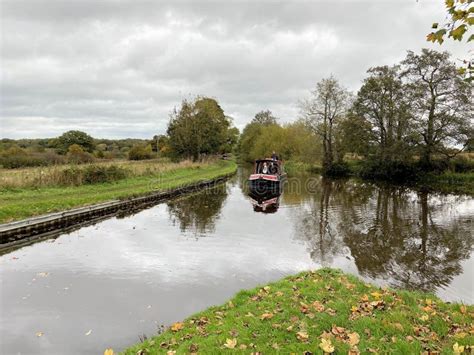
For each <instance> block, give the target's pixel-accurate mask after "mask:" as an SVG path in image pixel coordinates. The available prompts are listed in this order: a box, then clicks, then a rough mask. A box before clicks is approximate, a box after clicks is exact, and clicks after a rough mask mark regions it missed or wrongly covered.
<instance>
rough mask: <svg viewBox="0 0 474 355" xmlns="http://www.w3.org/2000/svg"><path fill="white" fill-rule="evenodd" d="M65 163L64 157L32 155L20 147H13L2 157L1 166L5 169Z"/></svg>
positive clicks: (44, 153)
mask: <svg viewBox="0 0 474 355" xmlns="http://www.w3.org/2000/svg"><path fill="white" fill-rule="evenodd" d="M63 162H64V159H63V157H62V156H60V155H58V154H56V153H53V152H48V151H46V152H34V153H30V152H27V151H25V150H23V149H21V148H18V147H11V148H9V149H7V150H6V151H4V152H3V153H2V154H1V155H0V165H1V166H2V167H3V168H5V169H18V168H26V167H35V166H48V165H53V164H61V163H63Z"/></svg>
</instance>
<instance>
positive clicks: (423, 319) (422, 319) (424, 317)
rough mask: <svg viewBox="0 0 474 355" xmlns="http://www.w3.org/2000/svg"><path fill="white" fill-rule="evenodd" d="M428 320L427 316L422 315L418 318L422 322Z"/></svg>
mask: <svg viewBox="0 0 474 355" xmlns="http://www.w3.org/2000/svg"><path fill="white" fill-rule="evenodd" d="M428 319H430V317H429V316H428V315H427V314H423V315H422V316H421V317H420V320H421V321H423V322H426V321H427V320H428Z"/></svg>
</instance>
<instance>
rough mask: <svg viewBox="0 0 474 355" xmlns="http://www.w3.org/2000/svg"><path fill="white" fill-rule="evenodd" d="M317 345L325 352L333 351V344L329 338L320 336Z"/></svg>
mask: <svg viewBox="0 0 474 355" xmlns="http://www.w3.org/2000/svg"><path fill="white" fill-rule="evenodd" d="M319 347H320V348H321V349H322V350H323V351H324V352H325V353H329V354H331V353H332V352H334V345H332V343H331V340H330V339H326V338H322V339H321V343H320V344H319Z"/></svg>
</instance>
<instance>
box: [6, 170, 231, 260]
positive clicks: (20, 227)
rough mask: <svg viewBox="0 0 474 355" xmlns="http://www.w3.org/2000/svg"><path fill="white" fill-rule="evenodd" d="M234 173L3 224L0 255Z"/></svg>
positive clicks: (146, 206) (147, 205)
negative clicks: (142, 194)
mask: <svg viewBox="0 0 474 355" xmlns="http://www.w3.org/2000/svg"><path fill="white" fill-rule="evenodd" d="M234 174H235V172H232V173H228V174H223V175H221V176H218V177H215V178H213V179H209V180H200V181H197V182H194V183H189V184H185V185H183V186H180V187H177V188H173V189H167V190H164V191H158V192H152V193H147V194H146V195H145V196H139V197H131V198H125V199H122V200H113V201H108V202H105V203H101V204H96V205H92V206H86V207H81V208H76V209H71V210H67V211H63V212H57V213H51V214H47V215H43V216H38V217H32V218H28V219H24V220H20V221H15V222H11V223H5V224H2V225H0V253H3V252H4V251H5V250H9V249H11V248H15V247H19V246H21V245H26V244H30V243H32V242H35V241H39V240H44V239H48V238H50V237H52V236H54V235H57V234H58V232H59V233H61V232H62V233H64V232H65V231H66V230H74V229H78V228H80V227H83V226H85V225H88V224H91V223H94V222H97V221H100V220H103V219H106V218H110V217H112V216H114V215H116V214H122V215H124V214H132V213H136V212H138V211H140V210H142V209H145V208H148V207H151V206H153V205H154V204H156V203H159V202H162V201H164V200H168V199H172V198H176V197H178V196H182V195H184V194H188V193H192V192H196V191H199V190H202V189H206V188H212V187H214V186H216V185H217V184H219V183H222V182H224V181H225V180H227V179H228V178H229V177H231V176H232V175H234Z"/></svg>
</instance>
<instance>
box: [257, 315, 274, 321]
mask: <svg viewBox="0 0 474 355" xmlns="http://www.w3.org/2000/svg"><path fill="white" fill-rule="evenodd" d="M270 318H273V313H263V314H262V315H261V316H260V319H261V320H265V319H270Z"/></svg>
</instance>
